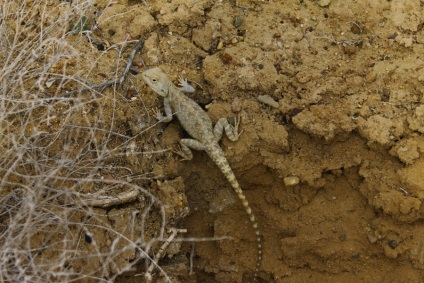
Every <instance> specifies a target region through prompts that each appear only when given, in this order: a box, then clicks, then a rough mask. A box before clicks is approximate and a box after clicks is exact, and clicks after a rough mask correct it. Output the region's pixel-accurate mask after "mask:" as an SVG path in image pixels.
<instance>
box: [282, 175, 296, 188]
mask: <svg viewBox="0 0 424 283" xmlns="http://www.w3.org/2000/svg"><path fill="white" fill-rule="evenodd" d="M299 181H300V180H299V177H296V176H291V177H286V178H284V185H285V186H286V187H291V186H296V185H297V184H299Z"/></svg>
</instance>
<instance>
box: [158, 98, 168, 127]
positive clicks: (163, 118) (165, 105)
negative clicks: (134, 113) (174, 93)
mask: <svg viewBox="0 0 424 283" xmlns="http://www.w3.org/2000/svg"><path fill="white" fill-rule="evenodd" d="M163 108H164V110H165V116H164V115H162V113H161V112H160V111H159V110H157V111H154V112H155V115H156V119H158V121H159V122H161V123H162V122H164V123H168V122H171V120H172V108H171V105H169V100H168V99H166V98H165V99H164V100H163Z"/></svg>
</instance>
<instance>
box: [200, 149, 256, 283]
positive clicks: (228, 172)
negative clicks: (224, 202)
mask: <svg viewBox="0 0 424 283" xmlns="http://www.w3.org/2000/svg"><path fill="white" fill-rule="evenodd" d="M208 154H209V156H210V157H211V159H212V160H213V161H214V162H215V164H216V165H217V166H218V167H219V169H221V171H222V173H223V174H224V175H225V177H226V178H227V180H228V182H229V183H230V184H231V186H232V187H233V189H234V191H235V192H236V194H237V197H238V198H239V199H240V200H241V203H242V204H243V206H244V209H245V211H246V213H247V216H248V217H249V219H250V222H251V223H252V226H253V229H254V230H255V234H256V241H257V250H258V254H257V258H256V269H255V274H254V281H256V277H257V274H258V272H259V268H260V266H261V262H262V238H261V232H260V231H259V227H258V222H257V221H256V217H255V215H254V214H253V212H252V209H251V208H250V205H249V202H248V201H247V199H246V196H245V194H244V193H243V190H242V189H241V187H240V184H239V183H238V181H237V179H236V176H235V175H234V172H233V170H232V169H231V167H230V164H228V161H227V158H226V157H225V155H224V152H223V151H222V150H221V148H220V147H217V148H214V150H213V153H212V154H211V153H209V152H208Z"/></svg>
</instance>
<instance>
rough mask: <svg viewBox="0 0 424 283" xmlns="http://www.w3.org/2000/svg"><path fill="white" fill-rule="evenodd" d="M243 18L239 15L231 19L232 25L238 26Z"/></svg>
mask: <svg viewBox="0 0 424 283" xmlns="http://www.w3.org/2000/svg"><path fill="white" fill-rule="evenodd" d="M243 22H244V20H243V18H242V17H241V16H236V17H235V18H234V21H233V25H234V27H236V28H238V27H240V26H241V25H242V24H243Z"/></svg>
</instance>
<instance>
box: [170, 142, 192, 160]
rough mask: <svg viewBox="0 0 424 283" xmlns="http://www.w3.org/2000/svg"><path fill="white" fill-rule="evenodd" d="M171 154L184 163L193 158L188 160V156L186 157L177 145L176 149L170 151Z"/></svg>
mask: <svg viewBox="0 0 424 283" xmlns="http://www.w3.org/2000/svg"><path fill="white" fill-rule="evenodd" d="M172 152H173V153H175V154H178V155H179V156H180V157H181V159H180V161H186V160H191V159H192V158H193V157H191V158H190V156H188V155H187V154H186V153H185V152H184V151H183V149H182V148H181V145H177V146H176V149H174V150H172Z"/></svg>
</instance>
